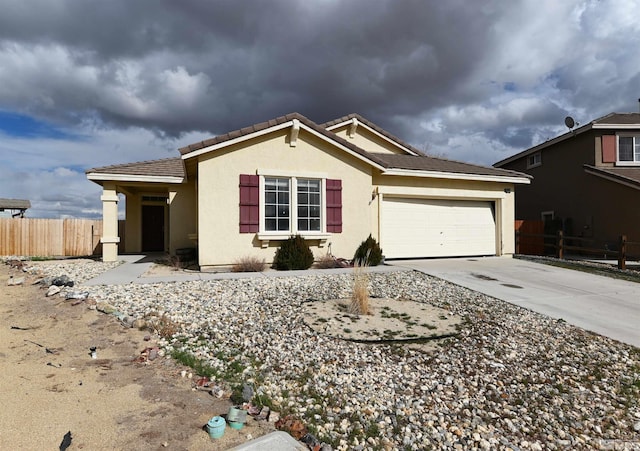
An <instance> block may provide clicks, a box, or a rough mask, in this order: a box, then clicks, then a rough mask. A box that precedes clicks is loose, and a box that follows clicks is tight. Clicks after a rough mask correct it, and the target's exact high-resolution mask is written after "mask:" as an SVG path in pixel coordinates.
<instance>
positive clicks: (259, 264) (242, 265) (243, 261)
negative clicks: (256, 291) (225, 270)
mask: <svg viewBox="0 0 640 451" xmlns="http://www.w3.org/2000/svg"><path fill="white" fill-rule="evenodd" d="M264 267H265V262H264V259H259V258H258V257H251V256H247V257H242V258H240V259H238V260H236V262H235V263H234V264H233V266H232V267H231V271H233V272H262V271H264Z"/></svg>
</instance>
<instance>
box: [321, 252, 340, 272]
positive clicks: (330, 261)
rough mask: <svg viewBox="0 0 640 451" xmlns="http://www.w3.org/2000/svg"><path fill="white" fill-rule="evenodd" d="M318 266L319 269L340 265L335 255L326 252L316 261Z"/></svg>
mask: <svg viewBox="0 0 640 451" xmlns="http://www.w3.org/2000/svg"><path fill="white" fill-rule="evenodd" d="M316 267H317V268H319V269H331V268H338V267H339V265H338V262H336V259H335V257H333V255H329V254H325V255H323V256H322V257H320V258H319V259H318V261H317V262H316Z"/></svg>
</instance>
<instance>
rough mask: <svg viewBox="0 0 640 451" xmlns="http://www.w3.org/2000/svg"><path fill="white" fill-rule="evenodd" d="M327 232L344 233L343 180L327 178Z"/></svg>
mask: <svg viewBox="0 0 640 451" xmlns="http://www.w3.org/2000/svg"><path fill="white" fill-rule="evenodd" d="M326 188H327V232H333V233H342V180H330V179H327V184H326Z"/></svg>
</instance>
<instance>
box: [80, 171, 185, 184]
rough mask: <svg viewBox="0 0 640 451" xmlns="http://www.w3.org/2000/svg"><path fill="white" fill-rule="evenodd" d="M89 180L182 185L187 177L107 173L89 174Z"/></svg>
mask: <svg viewBox="0 0 640 451" xmlns="http://www.w3.org/2000/svg"><path fill="white" fill-rule="evenodd" d="M87 179H89V180H91V181H92V182H96V183H98V182H142V183H170V184H181V183H184V182H185V177H174V176H170V175H135V174H114V173H106V172H89V173H87Z"/></svg>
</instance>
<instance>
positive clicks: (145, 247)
mask: <svg viewBox="0 0 640 451" xmlns="http://www.w3.org/2000/svg"><path fill="white" fill-rule="evenodd" d="M161 251H164V206H163V205H143V206H142V252H161Z"/></svg>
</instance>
